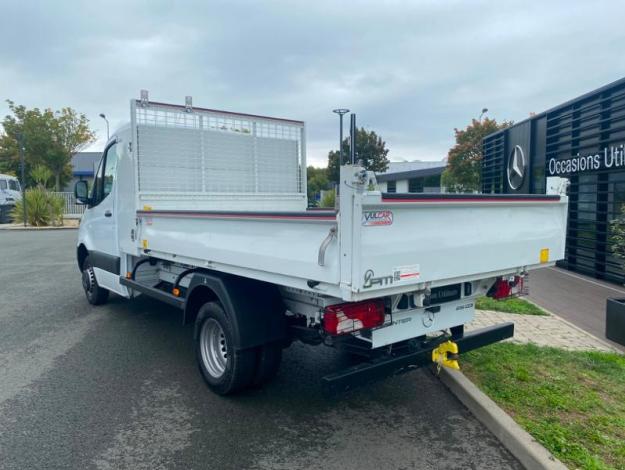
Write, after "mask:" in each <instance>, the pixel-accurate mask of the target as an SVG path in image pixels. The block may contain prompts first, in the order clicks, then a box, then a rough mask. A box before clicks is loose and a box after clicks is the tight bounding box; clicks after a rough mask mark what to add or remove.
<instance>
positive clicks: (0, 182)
mask: <svg viewBox="0 0 625 470" xmlns="http://www.w3.org/2000/svg"><path fill="white" fill-rule="evenodd" d="M0 189H7V181H6V180H0Z"/></svg>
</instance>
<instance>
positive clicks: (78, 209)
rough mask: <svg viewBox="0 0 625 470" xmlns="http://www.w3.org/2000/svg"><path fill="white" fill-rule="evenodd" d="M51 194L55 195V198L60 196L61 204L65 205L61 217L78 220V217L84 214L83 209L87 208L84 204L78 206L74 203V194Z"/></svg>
mask: <svg viewBox="0 0 625 470" xmlns="http://www.w3.org/2000/svg"><path fill="white" fill-rule="evenodd" d="M53 194H56V195H57V196H60V197H62V198H63V202H64V203H65V208H64V209H63V215H64V216H65V217H69V218H71V217H76V218H80V216H81V215H82V214H84V212H85V208H86V207H87V206H85V205H84V204H78V203H77V202H76V198H75V197H74V193H70V192H55V193H53Z"/></svg>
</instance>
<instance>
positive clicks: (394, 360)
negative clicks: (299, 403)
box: [321, 322, 514, 394]
mask: <svg viewBox="0 0 625 470" xmlns="http://www.w3.org/2000/svg"><path fill="white" fill-rule="evenodd" d="M513 335H514V323H511V322H507V323H501V324H499V325H494V326H489V327H487V328H481V329H479V330H474V331H471V332H470V333H466V334H464V335H463V336H462V337H461V338H456V339H454V340H453V341H454V342H455V343H456V344H457V345H458V352H459V354H462V353H466V352H469V351H472V350H474V349H478V348H481V347H482V346H487V345H489V344H493V343H496V342H498V341H502V340H504V339H507V338H512V336H513ZM444 339H445V340H447V339H449V338H448V337H445V338H444ZM440 344H441V340H440V338H435V339H432V340H430V341H429V342H428V343H426V344H424V347H423V348H421V349H419V350H418V351H412V352H409V353H404V354H402V355H385V356H382V357H379V358H376V359H373V360H371V361H369V362H363V363H361V364H356V365H354V366H351V367H348V368H346V369H343V370H341V371H338V372H334V373H332V374H329V375H326V376H325V377H323V378H322V379H321V384H322V388H323V392H324V393H325V394H334V393H339V392H343V391H347V390H350V389H352V388H355V387H359V386H361V385H365V384H368V383H370V382H374V381H376V380H380V379H383V378H385V377H387V376H389V375H397V374H401V373H405V372H408V371H410V370H414V369H417V368H419V367H422V366H426V365H429V364H432V350H433V349H435V348H436V347H438V346H439V345H440Z"/></svg>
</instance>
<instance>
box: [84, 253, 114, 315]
mask: <svg viewBox="0 0 625 470" xmlns="http://www.w3.org/2000/svg"><path fill="white" fill-rule="evenodd" d="M82 288H83V289H84V290H85V295H86V296H87V300H88V301H89V303H90V304H91V305H101V304H103V303H105V302H106V301H107V300H108V298H109V291H108V290H106V289H104V288H102V287H100V286H99V285H98V281H97V280H96V278H95V272H94V271H93V266H92V264H91V261H90V260H89V257H88V256H87V257H86V258H85V261H83V263H82Z"/></svg>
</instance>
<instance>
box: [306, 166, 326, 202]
mask: <svg viewBox="0 0 625 470" xmlns="http://www.w3.org/2000/svg"><path fill="white" fill-rule="evenodd" d="M306 175H307V180H308V182H307V184H306V188H307V192H308V205H309V206H316V205H317V199H316V198H317V194H319V192H320V191H321V190H325V189H328V188H329V187H330V181H329V180H328V170H327V168H315V167H314V166H309V167H308V168H307V169H306Z"/></svg>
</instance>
